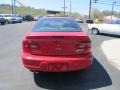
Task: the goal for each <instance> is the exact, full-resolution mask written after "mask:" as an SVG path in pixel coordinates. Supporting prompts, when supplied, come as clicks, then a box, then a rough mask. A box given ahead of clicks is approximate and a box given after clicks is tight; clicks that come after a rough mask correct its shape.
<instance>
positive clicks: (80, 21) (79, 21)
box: [75, 19, 83, 23]
mask: <svg viewBox="0 0 120 90" xmlns="http://www.w3.org/2000/svg"><path fill="white" fill-rule="evenodd" d="M75 20H76V21H77V23H83V20H82V19H75Z"/></svg>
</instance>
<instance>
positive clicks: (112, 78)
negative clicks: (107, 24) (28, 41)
mask: <svg viewBox="0 0 120 90" xmlns="http://www.w3.org/2000/svg"><path fill="white" fill-rule="evenodd" d="M33 24H34V22H24V23H18V24H8V25H4V26H2V25H0V90H108V89H109V90H120V71H119V70H118V69H116V68H115V67H114V66H112V65H111V64H110V63H109V62H108V60H107V58H106V56H105V54H104V52H103V50H102V49H101V45H102V43H103V42H104V41H107V40H112V39H116V38H117V39H119V37H115V36H111V35H105V34H102V35H92V34H90V33H88V34H89V37H90V38H91V41H92V52H93V56H94V62H93V65H92V67H91V68H90V69H88V70H85V71H78V72H70V73H39V74H38V73H31V72H30V71H28V70H27V69H25V68H24V67H23V65H22V62H21V55H20V52H21V46H22V38H23V37H24V36H25V34H26V33H27V32H29V31H30V30H31V28H32V25H33ZM81 26H82V27H83V30H84V31H85V32H88V31H87V24H81Z"/></svg>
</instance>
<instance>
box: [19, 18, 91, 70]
mask: <svg viewBox="0 0 120 90" xmlns="http://www.w3.org/2000/svg"><path fill="white" fill-rule="evenodd" d="M21 54H22V55H21V56H22V62H23V65H24V66H25V67H26V68H27V69H29V70H32V71H34V72H38V71H44V72H68V71H77V70H83V69H87V68H89V67H90V66H91V64H92V61H93V57H92V53H91V41H90V38H89V37H88V35H87V33H85V32H83V31H82V29H81V27H80V26H79V24H78V23H77V22H76V21H75V20H74V19H72V18H70V17H43V18H41V19H39V20H38V22H37V23H36V24H35V26H34V27H33V29H32V31H31V32H29V33H28V34H27V35H26V36H25V38H24V39H23V47H22V53H21Z"/></svg>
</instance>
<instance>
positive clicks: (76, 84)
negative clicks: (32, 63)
mask: <svg viewBox="0 0 120 90" xmlns="http://www.w3.org/2000/svg"><path fill="white" fill-rule="evenodd" d="M34 81H35V84H36V85H37V86H39V87H41V88H45V89H50V90H89V89H96V88H101V87H106V86H109V85H111V84H112V81H111V79H110V77H109V75H108V73H107V71H106V70H105V69H104V67H103V66H102V65H101V64H100V63H99V62H98V61H97V60H96V59H95V58H94V61H93V65H92V66H91V68H90V69H88V70H85V71H77V72H68V73H43V72H41V73H34Z"/></svg>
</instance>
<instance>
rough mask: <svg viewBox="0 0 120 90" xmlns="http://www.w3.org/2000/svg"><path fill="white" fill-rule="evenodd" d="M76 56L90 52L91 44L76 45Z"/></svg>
mask: <svg viewBox="0 0 120 90" xmlns="http://www.w3.org/2000/svg"><path fill="white" fill-rule="evenodd" d="M75 52H76V54H78V55H79V54H86V53H90V52H91V43H90V42H83V43H82V42H81V43H78V44H77V45H76V50H75Z"/></svg>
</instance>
